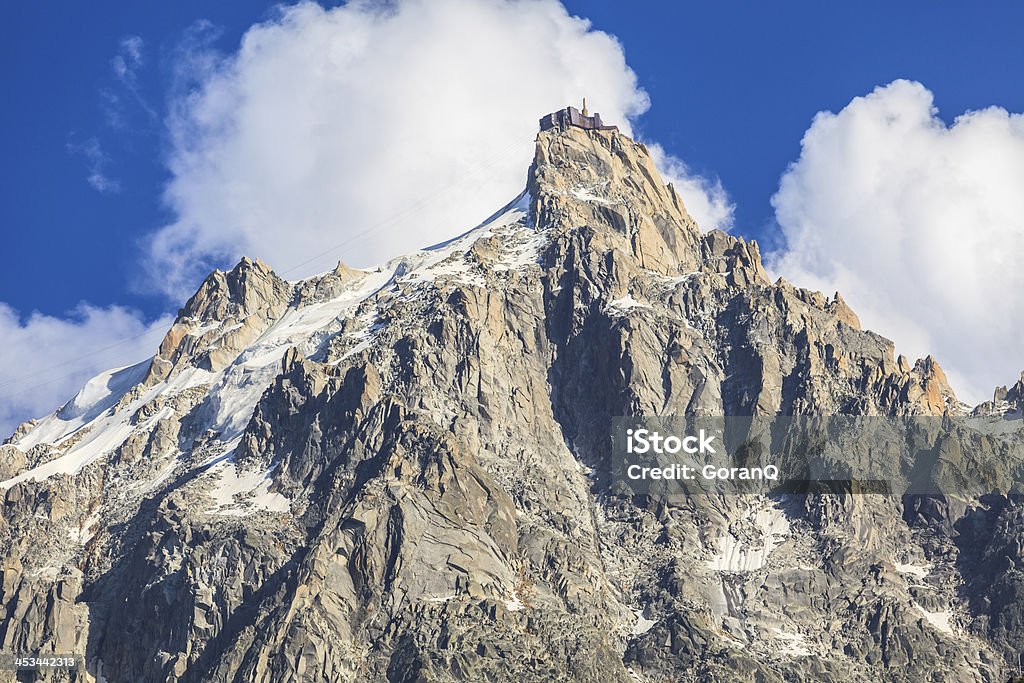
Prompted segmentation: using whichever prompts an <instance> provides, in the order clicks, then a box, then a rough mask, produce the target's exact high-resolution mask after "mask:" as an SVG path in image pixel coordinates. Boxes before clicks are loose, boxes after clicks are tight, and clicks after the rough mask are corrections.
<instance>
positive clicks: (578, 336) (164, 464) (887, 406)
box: [0, 126, 1024, 683]
mask: <svg viewBox="0 0 1024 683" xmlns="http://www.w3.org/2000/svg"><path fill="white" fill-rule="evenodd" d="M1022 394H1024V386H1022V385H1021V384H1018V385H1017V386H1015V387H1013V388H1011V389H1009V390H1007V391H1005V392H1002V393H1001V394H1000V395H999V396H998V397H997V398H999V399H1000V400H999V401H998V402H993V403H991V404H989V405H987V406H986V408H985V410H986V411H987V413H988V414H998V415H999V416H1000V417H1002V418H1006V422H1007V423H1008V424H1011V425H1013V424H1016V425H1018V426H1019V414H1020V407H1021V402H1022ZM964 410H965V407H964V406H963V405H962V404H961V403H960V402H959V401H958V400H957V398H956V396H955V394H954V392H953V390H952V389H951V388H950V386H949V384H948V383H947V381H946V378H945V376H944V374H943V372H942V370H941V369H940V368H939V365H938V363H937V362H936V361H935V360H934V359H932V358H930V357H929V358H926V359H923V360H919V361H917V362H916V363H914V364H911V363H909V362H907V361H906V360H905V359H904V358H902V357H898V358H897V357H894V351H893V345H892V343H891V342H889V341H888V340H886V339H885V338H883V337H882V336H879V335H878V334H875V333H874V332H871V331H867V330H863V329H861V327H860V323H859V321H858V319H857V316H856V315H855V314H854V312H853V311H852V310H851V309H850V308H849V307H848V306H847V304H846V303H845V302H844V301H843V299H842V298H841V297H840V296H839V294H835V295H834V296H832V297H826V296H823V295H822V294H820V293H817V292H811V291H808V290H804V289H800V288H798V287H795V286H793V285H791V284H789V283H787V282H785V281H782V280H779V281H776V282H772V281H770V279H769V277H768V276H767V274H766V272H765V270H764V268H763V267H762V264H761V256H760V254H759V251H758V247H757V245H756V243H753V242H746V241H744V240H742V239H738V238H736V237H733V236H731V235H728V234H725V233H722V232H718V231H712V232H709V233H702V232H701V231H700V230H699V228H698V226H697V224H696V223H695V222H694V220H693V219H692V218H691V217H690V215H689V214H688V213H687V211H686V208H685V206H684V203H683V200H682V199H681V198H680V196H679V195H678V194H677V193H676V191H675V190H674V189H673V187H672V186H671V185H666V184H664V183H663V181H662V179H661V177H660V176H659V174H658V171H657V170H656V169H655V167H654V164H653V162H652V160H651V157H650V155H649V154H648V151H647V149H646V148H645V147H644V146H643V145H642V144H639V143H637V142H635V141H633V140H631V139H630V138H629V137H627V136H625V135H623V134H620V133H618V132H617V131H615V130H584V129H582V128H578V127H574V126H562V127H554V128H551V129H549V130H545V131H542V132H541V133H540V134H539V135H538V137H537V142H536V156H535V159H534V162H533V164H532V166H531V167H530V169H529V173H528V178H527V185H526V189H525V191H524V192H523V194H522V195H521V196H520V197H519V198H518V199H517V200H516V201H514V202H513V203H511V204H510V205H509V206H507V207H505V208H504V209H503V210H502V211H500V212H499V213H498V214H496V215H495V217H493V218H491V219H489V220H488V221H487V222H486V223H484V224H483V225H481V226H479V227H477V228H476V229H474V230H472V231H470V232H468V233H466V234H465V235H463V236H461V237H459V238H457V239H456V240H454V241H452V242H450V243H447V244H445V245H443V246H440V247H437V248H434V249H430V250H425V251H420V252H415V253H413V254H410V255H408V256H405V257H403V258H399V259H395V260H394V261H392V262H389V263H388V264H386V265H384V266H382V267H380V268H377V269H372V270H355V269H351V268H347V267H345V266H343V265H339V267H338V268H337V269H335V270H334V271H332V272H329V273H326V274H323V275H320V276H317V277H313V278H310V279H307V280H303V281H301V282H296V283H290V282H286V281H285V280H283V279H282V278H280V277H279V276H278V275H276V274H275V273H274V272H273V271H272V270H271V269H270V268H269V267H268V266H266V265H265V264H264V263H262V262H261V261H258V260H249V259H243V260H242V261H241V262H240V263H239V264H238V265H237V266H235V268H234V269H233V270H231V271H230V272H219V271H218V272H215V273H213V274H212V275H210V276H209V277H208V278H207V279H206V281H205V282H204V283H203V284H202V286H201V287H200V288H199V291H198V292H197V293H196V294H195V295H194V296H193V297H192V298H191V299H190V300H189V301H188V302H187V304H186V305H185V307H184V308H183V309H181V311H180V313H179V315H178V318H177V320H176V321H175V323H174V325H173V326H172V327H171V329H170V330H169V331H168V333H167V335H166V337H165V338H164V340H163V342H162V343H161V345H160V348H159V350H158V351H157V353H156V355H155V356H154V358H152V359H151V360H149V361H146V362H145V363H143V364H140V365H138V366H135V367H131V368H123V369H120V370H116V371H111V372H109V373H105V374H104V375H101V376H100V377H97V378H96V379H94V380H93V381H92V382H90V383H89V384H88V385H87V386H86V387H85V388H83V390H82V391H81V392H80V393H79V394H78V396H76V397H75V398H74V399H72V400H71V401H69V402H68V404H67V405H65V406H64V407H62V408H61V409H60V410H58V411H56V412H55V413H53V414H52V415H50V416H48V417H45V418H43V419H42V420H38V421H33V422H30V423H27V424H25V425H23V426H22V427H21V428H19V430H18V431H17V432H16V433H15V434H14V435H13V436H12V437H11V439H9V440H8V442H7V443H6V445H4V446H3V447H0V479H3V480H4V481H3V483H2V484H0V486H2V491H0V495H2V496H3V505H4V514H3V517H2V523H0V544H2V545H0V547H2V557H3V566H2V572H3V573H2V587H0V592H2V596H0V649H2V650H3V651H10V652H22V653H28V652H57V653H79V654H83V655H85V657H86V661H87V670H86V671H80V672H65V673H61V674H56V677H57V679H60V678H61V677H63V679H65V680H66V679H72V680H105V681H239V682H241V681H259V682H266V683H277V682H284V681H395V682H407V683H412V682H428V681H438V682H441V681H562V680H567V681H592V682H595V683H596V682H600V683H609V682H616V681H620V682H622V683H634V682H638V681H639V682H644V681H649V682H652V683H653V682H655V681H751V682H753V681H764V682H768V681H796V680H799V681H807V680H816V681H835V682H837V683H838V682H846V681H879V680H887V681H922V680H931V681H987V682H999V683H1002V681H1005V680H1006V678H1007V677H1008V676H1009V675H1010V672H1011V666H1012V665H1016V663H1017V657H1018V655H1019V654H1020V651H1021V648H1022V647H1024V645H1022V644H1024V573H1022V566H1024V547H1022V544H1021V540H1020V539H1021V535H1022V533H1024V506H1022V504H1021V501H1020V499H1019V498H1017V497H1015V496H1013V495H1009V496H1006V495H1000V494H998V493H991V494H990V495H983V496H977V497H957V496H954V495H948V496H931V497H913V496H907V497H903V496H894V495H890V496H887V495H851V494H850V493H848V492H839V493H804V494H787V495H778V496H765V495H751V496H740V495H732V496H727V495H719V496H713V495H709V496H689V497H684V498H682V499H680V500H676V501H665V500H657V499H654V498H651V497H644V496H634V497H623V496H615V495H610V494H609V488H608V487H609V481H608V477H607V475H606V473H607V472H608V471H609V460H610V459H611V458H613V457H614V456H613V453H612V445H611V439H610V433H611V423H612V421H613V420H614V419H615V418H616V417H618V416H631V415H680V416H683V415H741V416H742V415H745V416H751V415H753V416H770V415H776V414H781V415H812V414H813V415H832V414H847V415H879V416H937V417H939V416H943V415H953V414H957V413H962V412H964ZM1014 416H1016V419H1017V420H1018V422H1014V421H1013V420H1012V419H1010V418H1013V417H1014ZM964 448H965V449H966V448H967V446H965V447H964ZM944 452H945V451H944ZM944 457H946V459H947V461H948V460H949V458H952V457H954V456H953V455H950V454H949V453H947V454H946V456H944ZM940 459H941V458H940ZM1007 466H1012V467H1017V468H1018V469H1019V468H1020V466H1021V463H1019V462H1018V463H1010V464H1009V465H1007ZM1004 493H1005V492H1004ZM19 676H21V677H22V678H23V679H25V680H32V676H33V674H31V673H25V672H23V673H21V674H19Z"/></svg>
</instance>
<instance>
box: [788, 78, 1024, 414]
mask: <svg viewBox="0 0 1024 683" xmlns="http://www.w3.org/2000/svg"><path fill="white" fill-rule="evenodd" d="M1021 188H1024V116H1022V115H1021V114H1011V113H1008V112H1007V111H1005V110H1004V109H1000V108H997V107H992V108H988V109H984V110H980V111H969V112H966V113H964V114H962V115H960V116H958V117H957V118H956V119H955V120H954V121H953V123H952V124H951V125H946V123H944V122H943V121H942V120H941V119H940V118H939V117H938V115H937V110H936V107H935V103H934V98H933V95H932V93H931V92H930V91H929V90H928V89H927V88H925V87H924V86H923V85H921V84H920V83H916V82H910V81H902V80H901V81H895V82H893V83H890V84H889V85H886V86H884V87H879V88H877V89H875V91H874V92H872V93H871V94H869V95H867V96H865V97H858V98H855V99H854V100H853V101H852V102H850V104H849V105H847V106H846V107H845V108H844V109H843V110H842V111H840V112H839V113H838V114H835V113H831V112H822V113H820V114H818V115H817V116H816V117H815V119H814V122H813V123H812V125H811V127H810V129H809V130H808V131H807V133H806V134H805V136H804V138H803V142H802V150H801V154H800V157H799V159H798V160H797V161H796V162H795V163H794V164H793V165H792V166H791V167H790V168H789V170H788V171H787V172H786V174H785V175H784V176H783V178H782V181H781V184H780V187H779V191H778V193H777V194H776V195H775V197H774V198H773V204H774V206H775V210H776V217H777V220H778V223H779V225H780V226H781V228H782V231H783V233H784V235H785V238H786V241H787V247H786V248H785V249H784V250H783V251H782V252H781V253H779V254H776V256H775V259H774V261H773V263H772V266H773V268H774V269H775V270H776V272H779V273H781V274H783V275H785V276H786V277H787V278H789V279H792V280H794V281H796V282H798V283H799V284H804V285H809V286H812V287H815V288H818V289H823V290H827V291H831V290H834V289H838V290H840V291H841V292H843V294H844V295H845V296H846V298H847V299H848V300H849V301H850V302H851V304H852V305H853V306H854V308H856V309H857V310H858V313H860V315H861V318H862V320H863V321H864V322H865V323H866V324H867V325H868V326H870V327H872V328H874V329H876V330H877V331H879V332H881V333H883V334H885V335H886V336H889V337H891V338H893V339H894V340H895V341H896V343H897V350H898V351H902V352H905V353H907V354H908V355H911V356H921V355H924V354H926V353H929V352H930V353H933V354H934V355H935V356H936V357H937V358H938V359H939V361H940V363H941V364H942V365H943V366H944V367H945V368H946V369H947V371H948V374H949V375H950V377H951V380H952V381H953V383H954V387H955V388H956V389H957V390H958V392H959V393H960V394H961V395H962V397H966V398H968V399H971V400H973V401H979V400H983V399H985V398H989V397H990V396H991V390H992V387H993V386H995V385H997V384H1006V383H1008V382H1012V381H1014V380H1015V379H1016V377H1017V375H1018V373H1019V372H1020V371H1021V370H1022V369H1024V352H1022V351H1021V349H1022V346H1021V342H1020V340H1021V339H1022V338H1024V297H1022V296H1021V295H1020V293H1021V291H1024V269H1022V268H1021V266H1020V260H1019V259H1020V255H1021V254H1022V253H1024V192H1022V191H1021Z"/></svg>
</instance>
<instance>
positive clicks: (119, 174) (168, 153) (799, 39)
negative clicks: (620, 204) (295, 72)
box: [0, 0, 1024, 391]
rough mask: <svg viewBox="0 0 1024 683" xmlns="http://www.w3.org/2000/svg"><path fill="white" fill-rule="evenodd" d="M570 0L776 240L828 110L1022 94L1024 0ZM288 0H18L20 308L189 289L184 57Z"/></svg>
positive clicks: (13, 48)
mask: <svg viewBox="0 0 1024 683" xmlns="http://www.w3.org/2000/svg"><path fill="white" fill-rule="evenodd" d="M565 6H566V8H567V9H568V11H569V13H571V14H573V15H578V16H582V17H586V18H588V19H589V20H590V21H591V22H592V23H593V27H594V28H595V29H597V30H600V31H605V32H607V33H610V34H612V35H614V36H616V37H617V38H618V40H619V41H621V43H622V46H623V48H624V53H625V59H626V62H627V64H628V66H629V67H630V68H631V69H632V70H633V71H634V72H635V73H636V76H637V79H638V85H639V87H640V88H642V89H643V90H645V91H646V93H647V94H648V95H649V97H650V103H651V105H650V108H649V109H648V110H647V111H646V113H644V114H642V115H641V116H639V117H638V118H636V119H635V120H634V121H633V128H634V131H635V132H636V133H637V135H638V136H640V137H642V138H643V139H644V140H647V141H654V142H657V143H660V144H661V145H662V146H663V147H664V149H665V151H666V152H667V153H668V154H670V155H672V156H674V157H677V158H679V159H682V160H683V161H685V163H686V164H687V165H688V166H689V168H690V170H691V171H693V172H695V173H697V174H700V175H702V176H705V177H710V178H717V179H718V180H720V181H721V184H722V186H723V188H724V190H725V191H726V192H727V193H728V198H729V200H730V201H731V202H732V204H733V205H734V223H735V228H734V232H735V233H737V234H740V235H743V236H745V237H750V238H756V239H758V240H759V241H760V242H761V243H762V245H763V246H765V247H766V248H767V249H768V250H771V249H773V248H779V247H782V246H783V244H784V240H783V239H782V232H780V229H779V226H778V225H777V219H776V213H775V210H774V209H773V206H772V204H771V201H770V200H771V197H772V195H773V194H774V193H775V192H776V191H777V190H778V188H779V182H780V176H782V174H783V173H784V172H785V171H786V169H787V166H788V165H789V164H791V163H793V162H796V161H797V160H798V158H800V154H801V146H800V143H801V138H802V137H803V136H804V134H805V132H806V131H807V130H808V128H809V126H811V122H812V119H813V117H814V116H815V114H816V113H817V112H819V111H823V110H824V111H832V112H839V111H841V110H843V109H844V107H847V105H848V104H849V103H850V102H851V100H853V99H854V98H856V97H860V96H864V95H867V94H868V93H870V92H871V91H872V90H873V89H874V88H876V87H878V86H884V85H886V84H888V83H890V82H892V81H894V80H895V79H901V78H903V79H911V80H914V81H918V82H920V83H922V84H923V85H924V86H925V87H926V88H927V89H928V90H930V91H931V93H932V94H933V95H934V100H935V105H936V106H937V107H938V108H939V115H940V116H941V117H942V120H943V121H944V122H945V123H946V124H952V122H953V119H954V117H956V116H957V115H959V114H962V113H964V112H966V111H969V110H974V109H981V108H984V107H989V106H993V105H995V106H998V107H1001V108H1003V109H1005V110H1007V111H1008V112H1011V113H1013V112H1022V111H1024V89H1022V88H1021V87H1020V74H1021V73H1024V4H1022V3H1020V2H1016V1H1014V2H1010V1H1006V2H992V3H985V4H981V3H967V2H934V0H932V1H928V2H925V1H906V2H898V3H893V2H859V3H838V2H810V1H789V2H784V3H753V2H711V3H709V2H700V3H697V2H685V3H665V2H621V1H607V2H605V1H599V2H576V1H573V0H568V1H567V2H565ZM467 14H469V13H468V12H467ZM277 16H278V13H277V11H276V10H275V5H274V4H272V3H258V2H244V3H242V2H218V3H209V2H191V1H176V2H141V3H112V2H102V1H97V2H90V3H60V4H56V3H18V4H15V5H12V6H11V7H9V8H8V9H7V17H6V20H5V21H4V22H3V24H2V26H0V51H2V55H3V63H4V64H5V65H7V69H6V71H5V76H4V86H5V87H4V92H5V94H6V96H5V101H6V103H7V106H5V107H3V108H2V110H0V117H2V120H0V131H2V132H0V135H2V136H3V141H2V142H3V149H4V150H5V152H6V154H5V155H4V158H3V165H2V170H0V174H2V177H0V192H2V197H0V203H2V206H3V207H4V219H3V225H4V246H5V248H4V253H5V254H6V256H7V258H6V260H5V261H6V262H5V267H4V268H3V269H2V270H0V302H2V303H4V304H6V305H7V306H8V307H9V308H10V309H11V310H13V311H15V312H16V314H17V315H18V316H20V317H21V319H22V320H23V321H24V320H27V318H28V316H30V314H32V313H33V312H40V313H44V314H48V315H52V316H56V317H61V316H65V315H67V312H68V311H69V310H71V309H73V308H74V307H75V306H77V305H79V304H80V303H81V302H83V301H85V302H89V303H90V304H92V305H94V306H99V307H104V306H111V305H115V304H116V305H120V306H126V307H129V308H131V309H133V310H136V311H138V312H139V314H140V316H141V318H142V319H143V320H149V321H151V320H153V319H155V318H156V317H158V316H160V315H162V314H166V313H168V312H172V313H173V311H174V310H176V309H177V307H178V306H180V304H181V303H182V302H180V301H175V300H173V297H168V295H167V291H166V289H161V287H160V286H155V285H154V283H153V282H152V280H153V278H154V275H153V271H152V270H146V269H145V268H144V267H143V266H142V265H141V264H142V262H143V261H144V257H145V252H146V249H147V248H149V247H147V245H148V244H149V242H148V241H149V240H150V238H151V236H152V235H153V233H154V231H156V230H157V229H159V228H160V227H161V226H164V225H167V224H169V223H172V222H174V221H175V220H176V211H177V208H175V207H169V206H168V204H167V203H166V202H165V201H164V199H163V192H164V190H165V188H166V186H167V183H168V181H169V180H170V179H171V178H172V175H171V174H170V173H169V171H168V159H169V158H171V157H172V156H173V155H172V147H173V144H172V141H171V140H170V139H169V133H168V130H169V129H168V126H167V120H168V113H169V109H168V107H169V102H179V103H180V101H181V100H180V99H178V100H176V99H175V97H178V96H180V94H181V92H182V91H181V88H180V87H177V88H176V85H177V86H180V84H181V73H182V68H181V65H182V63H183V61H186V60H185V57H186V56H187V55H189V54H190V52H189V50H190V48H195V46H196V45H200V46H201V47H202V48H203V50H205V51H209V50H210V49H214V50H216V51H219V52H220V53H221V54H222V55H232V54H233V53H235V52H236V51H237V49H238V46H239V41H240V39H241V38H242V36H243V35H244V34H245V33H246V31H247V30H249V29H250V27H251V26H252V25H253V24H254V23H256V22H260V21H265V20H267V19H270V18H273V17H277ZM203 54H208V52H204V53H203ZM520 87H522V86H520ZM478 101H479V103H480V106H483V107H487V106H488V105H489V104H490V105H493V106H500V102H496V101H494V100H488V99H487V98H486V97H481V98H480V99H479V100H478ZM594 105H595V108H597V109H600V108H601V107H600V102H595V103H594ZM542 113H545V112H541V111H538V112H536V115H538V116H539V115H540V114H542ZM527 123H530V122H527ZM791 234H795V233H791ZM252 255H253V256H261V254H252ZM201 265H202V267H203V268H205V267H207V266H208V265H220V266H228V265H230V263H229V262H228V260H227V259H225V260H223V261H217V258H216V257H211V260H209V261H206V260H204V261H203V263H202V264H201ZM826 284H829V285H831V282H827V283H826ZM822 286H824V285H822ZM867 303H868V304H870V301H868V302H867ZM112 360H113V359H112ZM1021 365H1022V366H1024V362H1022V363H1021ZM3 374H4V373H3V371H2V369H0V379H2V378H3ZM15 374H16V373H15ZM2 390H3V386H0V391H2Z"/></svg>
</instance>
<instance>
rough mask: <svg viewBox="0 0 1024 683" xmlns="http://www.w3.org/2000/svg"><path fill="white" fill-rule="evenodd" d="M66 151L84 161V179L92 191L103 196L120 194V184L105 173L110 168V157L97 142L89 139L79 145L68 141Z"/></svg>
mask: <svg viewBox="0 0 1024 683" xmlns="http://www.w3.org/2000/svg"><path fill="white" fill-rule="evenodd" d="M67 150H68V153H69V154H77V155H79V156H81V157H82V158H83V159H84V160H85V166H86V170H87V172H88V175H86V177H85V179H86V182H88V183H89V184H90V185H91V186H92V187H93V189H94V190H96V191H97V192H102V193H104V194H105V193H109V192H120V190H121V183H120V182H119V181H118V180H117V179H116V178H113V177H111V176H110V174H109V173H108V172H107V168H108V167H109V166H110V157H109V156H107V154H106V152H104V151H103V148H102V147H101V146H100V141H99V140H97V139H96V138H89V139H88V140H86V141H85V142H83V143H81V144H78V143H76V142H72V141H70V140H69V141H68V143H67Z"/></svg>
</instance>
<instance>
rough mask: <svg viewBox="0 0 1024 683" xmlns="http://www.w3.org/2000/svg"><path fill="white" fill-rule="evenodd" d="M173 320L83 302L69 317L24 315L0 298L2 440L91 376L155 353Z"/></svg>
mask: <svg viewBox="0 0 1024 683" xmlns="http://www.w3.org/2000/svg"><path fill="white" fill-rule="evenodd" d="M171 322H172V320H171V318H169V317H164V318H161V319H158V320H155V321H153V322H150V323H146V322H144V321H143V320H142V318H141V317H140V316H139V314H138V313H136V312H134V311H131V310H129V309H126V308H122V307H120V306H111V307H110V308H96V307H94V306H89V305H86V304H82V305H80V306H78V307H77V308H76V309H75V310H73V311H71V312H70V313H69V315H68V317H66V318H56V317H53V316H48V315H43V314H40V313H33V314H32V315H30V316H29V317H28V318H27V319H26V320H24V321H22V320H21V319H20V317H19V315H18V313H17V311H15V310H14V309H12V308H11V307H10V306H8V305H7V304H4V303H0V348H2V349H3V350H4V352H3V354H0V440H2V439H3V438H5V437H6V436H8V435H10V434H11V432H13V430H14V429H15V428H16V427H17V426H18V424H20V423H21V422H22V421H23V420H25V419H26V418H28V417H31V416H36V417H40V416H42V415H45V414H48V413H50V412H52V411H53V410H54V409H56V408H57V407H59V406H60V405H61V404H63V403H64V402H66V401H67V400H68V399H70V398H71V397H72V396H74V394H75V393H77V391H78V390H79V389H80V388H81V387H82V385H83V384H84V383H85V382H86V381H87V380H88V379H90V378H91V377H94V376H95V375H97V374H99V373H100V372H101V371H103V370H106V369H108V368H110V367H111V366H115V365H126V364H129V363H133V362H138V361H140V360H143V359H145V358H146V357H148V356H151V355H152V354H153V353H154V352H155V351H156V348H157V346H159V344H160V339H161V336H162V335H163V333H164V332H165V331H166V330H167V328H168V327H169V326H170V324H171Z"/></svg>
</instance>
